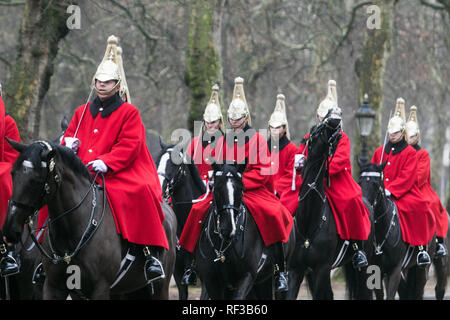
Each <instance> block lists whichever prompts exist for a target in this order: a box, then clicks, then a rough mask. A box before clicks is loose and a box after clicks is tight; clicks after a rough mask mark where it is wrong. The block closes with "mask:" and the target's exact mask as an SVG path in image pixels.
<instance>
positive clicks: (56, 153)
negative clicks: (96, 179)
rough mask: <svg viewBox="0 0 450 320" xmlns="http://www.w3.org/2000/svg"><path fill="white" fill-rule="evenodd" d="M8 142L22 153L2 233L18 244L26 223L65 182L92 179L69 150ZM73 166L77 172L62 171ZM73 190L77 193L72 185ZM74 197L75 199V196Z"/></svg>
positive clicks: (48, 144) (40, 143) (39, 143)
mask: <svg viewBox="0 0 450 320" xmlns="http://www.w3.org/2000/svg"><path fill="white" fill-rule="evenodd" d="M7 140H8V142H9V143H10V144H11V146H12V147H13V148H14V149H15V150H17V151H18V152H19V153H20V154H19V156H18V158H17V160H16V162H15V163H14V165H13V168H12V170H11V175H12V183H13V191H12V195H11V199H10V201H9V206H8V212H7V215H6V220H5V224H4V226H3V234H4V236H5V237H6V239H7V240H8V241H9V242H12V243H17V242H18V241H19V240H20V236H21V234H22V232H23V228H24V224H25V223H26V220H27V219H28V218H30V217H32V216H33V215H34V214H35V213H37V212H38V211H39V210H40V209H41V208H42V207H43V206H44V205H45V204H47V203H50V202H49V201H50V200H52V201H53V200H55V198H56V196H57V195H58V196H59V195H60V193H62V192H63V191H61V182H62V181H63V180H65V181H72V182H73V181H81V180H82V179H81V178H83V177H84V180H86V183H91V182H92V181H93V178H92V176H91V175H90V173H89V171H88V170H87V169H86V167H85V165H84V164H83V163H82V162H81V160H80V159H79V158H78V157H77V156H76V154H75V153H73V151H72V150H71V149H69V148H66V147H63V146H60V145H58V144H54V143H51V142H48V141H37V142H34V143H31V144H29V145H25V144H22V143H19V142H16V141H12V140H9V139H7ZM70 167H72V168H74V170H67V169H63V168H70ZM76 168H79V169H76ZM75 169H76V170H75ZM70 189H71V190H72V191H77V190H76V187H75V186H74V185H73V183H72V184H71V186H70ZM73 197H76V196H75V193H74V195H73ZM65 199H66V200H68V199H71V198H70V195H66V197H65ZM52 203H53V202H52ZM49 213H50V210H49Z"/></svg>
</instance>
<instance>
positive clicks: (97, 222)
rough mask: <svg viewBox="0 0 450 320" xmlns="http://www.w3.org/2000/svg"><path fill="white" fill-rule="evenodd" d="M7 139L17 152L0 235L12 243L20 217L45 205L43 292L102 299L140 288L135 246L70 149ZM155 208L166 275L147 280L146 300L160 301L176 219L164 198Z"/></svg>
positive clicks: (168, 275)
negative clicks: (159, 213) (160, 217)
mask: <svg viewBox="0 0 450 320" xmlns="http://www.w3.org/2000/svg"><path fill="white" fill-rule="evenodd" d="M10 144H11V145H12V146H13V147H14V148H15V149H16V150H17V151H19V152H20V155H19V157H18V159H17V161H16V162H15V164H14V166H13V169H12V179H13V193H12V197H11V200H10V206H9V208H8V213H7V217H6V221H5V225H4V227H3V234H4V236H5V237H6V239H7V241H8V242H12V243H17V242H18V241H19V240H20V236H21V234H22V231H23V228H24V224H25V223H26V222H27V219H28V220H29V219H30V217H32V216H33V215H34V214H35V213H36V212H37V211H38V210H39V209H40V208H42V206H43V205H44V204H47V206H48V212H49V222H48V229H47V232H46V233H45V238H44V241H43V244H42V247H39V248H40V250H41V253H42V254H43V264H44V269H45V272H46V279H45V283H44V290H43V298H44V299H66V297H67V296H68V294H71V295H72V294H74V295H78V296H82V297H87V298H90V299H109V298H110V297H111V295H116V294H126V293H130V292H134V291H136V290H138V289H141V288H144V287H147V285H148V282H147V281H146V280H145V278H144V272H143V265H144V257H143V255H142V253H141V252H142V250H137V252H136V247H135V246H132V245H131V246H130V244H129V243H128V242H127V241H125V240H124V239H122V238H121V237H120V235H119V234H118V233H117V231H116V226H115V223H114V218H113V215H112V213H111V209H110V207H109V204H108V201H107V200H106V194H105V192H104V190H103V188H102V187H100V186H99V185H97V184H96V183H95V179H94V178H93V177H92V175H91V174H90V173H89V171H88V170H87V169H86V167H85V166H84V164H83V163H82V162H81V161H80V159H79V158H78V157H77V156H76V155H75V154H74V153H73V152H72V151H71V150H70V149H68V148H66V147H63V146H60V145H56V144H53V143H49V142H45V141H39V142H35V143H32V144H30V145H24V144H20V143H17V142H14V141H10ZM163 212H164V214H165V221H164V228H165V231H166V235H167V239H168V242H169V246H170V250H169V251H167V252H166V251H165V252H164V253H163V254H162V255H161V257H160V258H161V262H162V264H163V267H164V270H165V275H166V278H165V279H161V280H157V281H154V282H153V283H151V289H152V290H153V295H152V298H153V299H168V296H169V282H170V278H171V276H172V272H173V267H174V264H175V241H176V237H175V228H176V218H175V215H174V213H173V211H172V210H171V209H170V208H168V207H167V206H165V205H164V204H163ZM121 262H123V263H121Z"/></svg>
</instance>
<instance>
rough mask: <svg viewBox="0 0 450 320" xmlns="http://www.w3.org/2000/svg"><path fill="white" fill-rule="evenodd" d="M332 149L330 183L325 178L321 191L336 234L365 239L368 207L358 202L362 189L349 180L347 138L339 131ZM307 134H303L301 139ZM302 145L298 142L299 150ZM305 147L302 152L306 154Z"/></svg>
mask: <svg viewBox="0 0 450 320" xmlns="http://www.w3.org/2000/svg"><path fill="white" fill-rule="evenodd" d="M341 134H342V137H341V139H340V140H339V143H338V146H337V148H336V152H335V154H334V156H333V157H330V159H329V160H331V163H330V166H329V176H330V177H329V178H330V186H329V187H328V182H327V181H326V180H325V182H324V183H325V194H326V196H327V199H328V202H329V204H330V207H331V210H332V211H333V215H334V219H335V220H336V229H337V233H338V234H339V236H340V237H341V239H345V240H350V239H352V240H367V239H368V237H369V234H370V228H371V222H370V219H369V214H370V213H369V210H367V208H366V206H365V205H364V203H363V201H362V191H361V187H360V186H359V184H357V183H356V182H355V180H353V177H352V165H351V162H350V152H351V146H350V139H349V138H348V136H347V135H346V134H345V133H344V132H341ZM308 137H309V134H308V135H306V136H305V139H307V138H308ZM304 149H305V145H300V152H303V150H304ZM307 151H308V150H307V149H306V152H305V154H307Z"/></svg>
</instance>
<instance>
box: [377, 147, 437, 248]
mask: <svg viewBox="0 0 450 320" xmlns="http://www.w3.org/2000/svg"><path fill="white" fill-rule="evenodd" d="M382 152H383V146H381V147H378V149H377V150H375V153H374V155H373V157H372V162H373V163H376V164H379V163H380V159H381V155H382ZM382 160H383V162H385V161H387V163H386V167H385V168H384V172H383V174H384V186H385V188H386V189H388V190H389V191H390V192H391V194H392V196H391V197H392V200H394V202H395V204H396V205H397V209H398V211H399V218H400V225H401V228H402V235H403V241H405V242H407V243H409V244H410V245H412V246H419V245H426V244H428V242H430V240H431V239H432V238H433V235H434V230H435V222H434V216H433V214H432V213H431V211H430V210H429V203H428V200H427V199H425V198H424V197H423V195H422V193H421V192H420V190H419V186H418V178H417V155H416V151H415V150H414V148H413V147H411V146H409V145H408V144H407V143H406V141H405V140H402V141H401V142H399V143H396V144H391V143H390V142H388V143H387V144H386V147H385V151H384V154H383V159H382Z"/></svg>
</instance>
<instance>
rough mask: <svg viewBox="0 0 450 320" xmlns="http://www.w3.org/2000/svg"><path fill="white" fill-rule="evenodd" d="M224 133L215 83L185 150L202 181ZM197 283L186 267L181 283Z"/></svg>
mask: <svg viewBox="0 0 450 320" xmlns="http://www.w3.org/2000/svg"><path fill="white" fill-rule="evenodd" d="M223 134H224V123H223V116H222V110H221V109H220V101H219V86H218V85H217V84H215V85H214V86H213V87H212V92H211V97H210V98H209V101H208V104H207V105H206V108H205V111H204V113H203V121H202V126H201V131H200V132H199V135H198V136H196V137H194V139H192V141H191V143H190V144H189V147H188V149H187V152H186V157H187V159H186V160H187V161H189V162H190V163H192V162H193V163H194V164H195V165H196V166H197V169H198V172H199V174H200V177H201V179H202V180H203V182H204V183H205V185H206V184H208V182H209V178H210V177H209V173H210V172H212V168H211V151H212V150H213V149H214V148H215V146H216V145H217V142H218V141H219V139H220V137H222V136H223ZM188 254H189V260H190V261H188V263H187V265H192V262H193V256H192V253H191V252H189V251H188ZM196 283H197V276H196V273H195V271H194V268H192V267H190V268H187V269H186V270H185V272H184V274H183V277H182V280H181V284H183V285H195V284H196Z"/></svg>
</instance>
